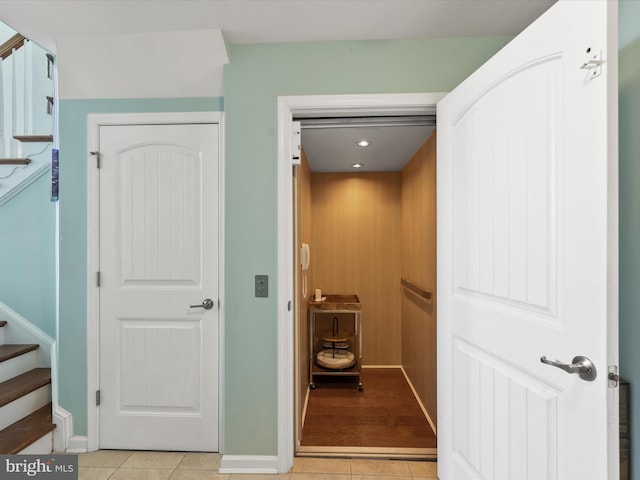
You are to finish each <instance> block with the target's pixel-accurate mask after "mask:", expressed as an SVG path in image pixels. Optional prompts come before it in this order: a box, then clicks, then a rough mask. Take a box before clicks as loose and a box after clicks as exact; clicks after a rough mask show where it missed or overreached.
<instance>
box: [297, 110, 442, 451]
mask: <svg viewBox="0 0 640 480" xmlns="http://www.w3.org/2000/svg"><path fill="white" fill-rule="evenodd" d="M301 135H302V154H301V163H300V165H299V166H297V167H296V168H295V169H294V179H293V180H294V210H295V211H294V223H295V228H294V232H295V238H294V242H295V243H294V244H295V245H296V248H295V249H294V250H295V252H296V258H295V265H296V272H295V274H296V275H295V277H296V282H295V284H296V299H297V301H296V302H295V311H294V314H295V315H294V316H295V322H296V324H295V331H296V349H295V350H296V352H295V353H296V374H295V377H296V379H295V381H296V389H295V392H296V399H295V404H296V452H297V454H298V455H304V454H314V453H315V454H331V453H340V452H342V453H344V452H364V453H366V452H369V453H375V454H380V455H386V454H394V453H395V454H397V455H399V456H402V455H413V456H416V457H422V458H429V457H431V458H433V457H434V456H435V452H436V450H435V447H436V440H435V438H436V428H437V425H436V419H437V401H436V304H437V302H436V299H437V292H436V135H435V116H420V117H393V118H390V117H372V118H366V119H363V118H339V119H302V134H301ZM362 141H368V142H369V143H368V145H366V146H359V145H358V143H359V142H362ZM358 165H359V168H358ZM345 298H346V299H347V300H346V303H340V300H344V299H345ZM354 302H355V303H354ZM356 312H357V313H356ZM394 382H395V383H394ZM398 382H399V383H398ZM385 389H386V390H385ZM385 402H390V404H389V405H388V407H387V408H386V409H385V406H384V404H385ZM393 402H396V404H393ZM407 402H412V403H413V405H409V403H407ZM412 408H413V409H414V410H411V409H412ZM409 411H415V412H417V414H416V416H415V417H410V414H409ZM357 415H362V416H363V417H362V419H358V418H357ZM419 417H421V418H419ZM350 418H353V419H355V420H354V421H355V422H356V423H358V424H359V425H355V426H353V425H346V423H348V421H349V419H350ZM421 422H422V423H421ZM343 423H344V424H345V426H344V427H341V425H342V424H343ZM423 430H424V431H423ZM423 434H424V435H423ZM422 436H424V438H425V439H426V440H421V438H422ZM394 438H395V439H396V440H394ZM394 443H397V444H394Z"/></svg>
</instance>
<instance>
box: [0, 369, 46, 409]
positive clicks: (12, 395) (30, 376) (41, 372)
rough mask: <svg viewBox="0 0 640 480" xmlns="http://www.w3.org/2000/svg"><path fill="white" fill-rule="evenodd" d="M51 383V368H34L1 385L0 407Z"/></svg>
mask: <svg viewBox="0 0 640 480" xmlns="http://www.w3.org/2000/svg"><path fill="white" fill-rule="evenodd" d="M48 383H51V369H50V368H34V369H33V370H30V371H28V372H27V373H23V374H22V375H18V376H17V377H14V378H12V379H11V380H7V381H6V382H2V383H0V407H3V406H4V405H6V404H8V403H10V402H13V401H14V400H17V399H18V398H20V397H22V396H24V395H27V394H28V393H31V392H33V391H34V390H37V389H38V388H40V387H42V386H44V385H47V384H48Z"/></svg>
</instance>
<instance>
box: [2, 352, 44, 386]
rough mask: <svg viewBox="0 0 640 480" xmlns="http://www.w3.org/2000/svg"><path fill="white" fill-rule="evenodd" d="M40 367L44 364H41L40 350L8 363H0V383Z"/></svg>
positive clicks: (20, 356)
mask: <svg viewBox="0 0 640 480" xmlns="http://www.w3.org/2000/svg"><path fill="white" fill-rule="evenodd" d="M40 365H42V364H41V363H40V356H39V355H38V350H32V351H30V352H27V353H25V354H24V355H19V356H17V357H14V358H12V359H11V360H7V361H6V362H0V383H2V382H6V381H7V380H11V379H12V378H13V377H17V376H18V375H22V374H23V373H26V372H28V371H29V370H33V369H34V368H38V367H39V366H40Z"/></svg>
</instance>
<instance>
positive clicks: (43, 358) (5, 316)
mask: <svg viewBox="0 0 640 480" xmlns="http://www.w3.org/2000/svg"><path fill="white" fill-rule="evenodd" d="M0 319H2V320H6V321H7V322H8V324H7V326H5V327H4V329H5V330H4V341H5V343H37V344H39V345H40V348H38V349H37V350H36V355H37V357H38V366H40V367H45V366H46V367H50V368H51V379H52V381H53V379H54V378H55V375H56V373H57V372H56V368H57V362H56V359H55V356H54V354H55V351H56V341H55V340H54V339H53V338H51V337H50V336H49V335H47V334H46V333H45V332H43V331H42V330H40V329H39V328H38V327H36V326H35V325H34V324H32V323H30V322H29V321H28V320H27V319H26V318H24V317H23V316H22V315H20V314H19V313H18V312H16V311H15V310H13V309H12V308H11V307H9V306H8V305H6V304H4V303H2V302H0Z"/></svg>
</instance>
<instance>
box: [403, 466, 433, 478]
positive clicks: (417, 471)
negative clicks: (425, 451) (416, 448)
mask: <svg viewBox="0 0 640 480" xmlns="http://www.w3.org/2000/svg"><path fill="white" fill-rule="evenodd" d="M407 463H408V465H409V470H410V471H411V476H413V477H427V478H436V477H437V476H438V463H437V462H407Z"/></svg>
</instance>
